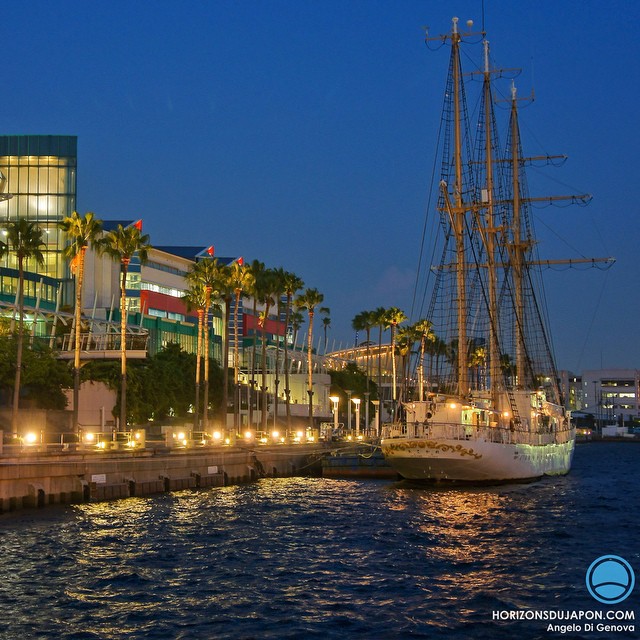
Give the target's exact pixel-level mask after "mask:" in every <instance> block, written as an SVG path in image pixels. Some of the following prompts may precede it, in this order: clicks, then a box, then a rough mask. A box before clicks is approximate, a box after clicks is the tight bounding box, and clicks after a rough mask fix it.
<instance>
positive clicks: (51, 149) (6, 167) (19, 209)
mask: <svg viewBox="0 0 640 640" xmlns="http://www.w3.org/2000/svg"><path fill="white" fill-rule="evenodd" d="M76 169H77V137H76V136H0V171H1V172H2V173H3V174H4V176H5V177H6V179H7V187H6V192H7V193H10V194H12V195H13V197H12V198H11V199H10V200H7V201H5V202H1V203H0V225H1V224H4V223H6V222H11V221H15V220H17V219H18V218H26V219H27V220H29V221H30V222H35V223H37V224H38V226H39V227H40V228H41V229H42V230H43V231H44V237H45V242H46V249H45V251H44V258H45V263H44V265H43V266H42V267H38V268H37V275H36V273H29V274H27V275H26V279H27V280H29V281H32V282H33V287H32V288H33V292H34V293H35V291H36V283H39V282H40V279H41V277H42V276H44V277H45V278H46V284H47V286H45V287H42V288H40V295H41V303H43V304H44V305H46V306H50V305H51V304H55V299H56V295H57V287H56V286H51V285H52V284H53V282H52V281H55V282H58V283H61V282H62V281H64V280H68V278H69V272H68V266H67V264H66V262H65V260H63V258H62V254H61V252H62V249H63V247H64V236H63V233H62V232H61V231H60V229H59V228H58V223H59V222H60V221H61V220H62V219H63V218H64V217H66V216H69V215H71V213H72V212H73V211H74V210H75V208H76ZM16 268H17V264H16V258H15V255H14V254H13V252H9V253H8V254H7V255H6V256H5V257H4V258H3V259H2V261H1V262H0V276H1V278H2V290H1V294H2V295H3V297H6V296H7V295H10V294H11V291H12V290H13V291H15V288H16V287H17V280H16V282H15V283H14V282H12V281H13V280H14V279H15V271H13V270H14V269H16ZM31 269H33V270H34V272H35V271H36V267H35V265H30V264H29V263H27V264H26V270H27V271H31ZM30 297H31V295H30V292H29V291H27V290H25V302H27V303H28V302H29V300H28V299H29V298H30ZM5 299H6V298H5Z"/></svg>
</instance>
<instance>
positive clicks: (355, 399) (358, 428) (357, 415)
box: [351, 398, 360, 438]
mask: <svg viewBox="0 0 640 640" xmlns="http://www.w3.org/2000/svg"><path fill="white" fill-rule="evenodd" d="M351 402H353V404H355V405H356V438H357V437H358V436H359V435H360V398H353V399H352V400H351Z"/></svg>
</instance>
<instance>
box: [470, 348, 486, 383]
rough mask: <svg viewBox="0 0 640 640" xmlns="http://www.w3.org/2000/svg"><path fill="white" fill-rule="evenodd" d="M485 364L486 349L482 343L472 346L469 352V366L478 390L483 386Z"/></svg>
mask: <svg viewBox="0 0 640 640" xmlns="http://www.w3.org/2000/svg"><path fill="white" fill-rule="evenodd" d="M486 364H487V349H486V347H484V346H482V345H476V346H475V347H472V349H471V353H470V354H469V368H470V369H473V372H474V378H475V387H476V389H478V390H480V389H481V388H482V387H483V381H484V369H485V367H486Z"/></svg>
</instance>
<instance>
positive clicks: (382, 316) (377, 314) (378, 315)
mask: <svg viewBox="0 0 640 640" xmlns="http://www.w3.org/2000/svg"><path fill="white" fill-rule="evenodd" d="M371 314H372V322H373V326H374V327H378V329H379V331H378V395H380V394H381V393H382V332H383V331H384V329H385V326H386V317H387V310H386V309H385V308H384V307H378V308H377V309H376V310H375V311H372V312H371Z"/></svg>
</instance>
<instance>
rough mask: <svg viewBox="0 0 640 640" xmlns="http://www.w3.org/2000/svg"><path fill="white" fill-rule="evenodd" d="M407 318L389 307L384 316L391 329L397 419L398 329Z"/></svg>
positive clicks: (394, 399)
mask: <svg viewBox="0 0 640 640" xmlns="http://www.w3.org/2000/svg"><path fill="white" fill-rule="evenodd" d="M406 319H407V316H406V314H405V312H404V311H402V310H401V309H398V307H389V308H388V309H387V311H386V312H385V314H384V323H385V326H386V327H387V328H389V329H391V367H392V371H393V386H392V388H391V390H392V393H393V396H392V397H393V410H394V417H395V409H396V400H397V395H398V391H397V389H396V339H395V338H396V329H397V327H398V325H399V324H401V323H402V322H404V321H405V320H406Z"/></svg>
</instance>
